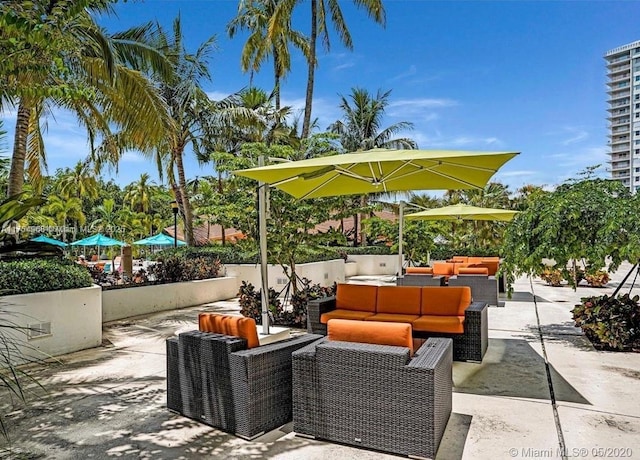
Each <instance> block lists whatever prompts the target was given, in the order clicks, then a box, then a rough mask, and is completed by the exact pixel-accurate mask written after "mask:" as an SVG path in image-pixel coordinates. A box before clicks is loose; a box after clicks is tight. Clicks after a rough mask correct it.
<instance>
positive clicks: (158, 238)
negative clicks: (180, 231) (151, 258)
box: [132, 233, 187, 246]
mask: <svg viewBox="0 0 640 460" xmlns="http://www.w3.org/2000/svg"><path fill="white" fill-rule="evenodd" d="M177 241H178V246H186V245H187V243H185V242H184V241H180V240H177ZM132 244H139V245H146V246H173V245H174V244H175V240H174V239H173V238H172V237H170V236H169V235H165V234H164V233H158V234H157V235H153V236H150V237H148V238H143V239H141V240H138V241H134V242H133V243H132Z"/></svg>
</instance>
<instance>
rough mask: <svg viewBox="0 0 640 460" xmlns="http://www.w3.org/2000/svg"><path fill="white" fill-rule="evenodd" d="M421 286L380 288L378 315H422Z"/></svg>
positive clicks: (377, 305)
mask: <svg viewBox="0 0 640 460" xmlns="http://www.w3.org/2000/svg"><path fill="white" fill-rule="evenodd" d="M421 292H422V291H421V289H420V287H419V286H379V287H378V302H377V304H376V313H400V314H405V315H420V297H421V294H420V293H421Z"/></svg>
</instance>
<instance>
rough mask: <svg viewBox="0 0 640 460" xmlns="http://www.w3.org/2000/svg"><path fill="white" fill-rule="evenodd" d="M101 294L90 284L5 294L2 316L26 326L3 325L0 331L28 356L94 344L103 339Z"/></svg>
mask: <svg viewBox="0 0 640 460" xmlns="http://www.w3.org/2000/svg"><path fill="white" fill-rule="evenodd" d="M101 294H102V289H101V288H100V286H91V287H87V288H81V289H65V290H62V291H49V292H35V293H33V294H19V295H10V296H5V297H3V298H2V305H1V306H0V308H1V309H2V310H4V311H5V312H6V313H5V314H3V319H4V320H5V321H7V322H12V323H14V324H16V325H17V326H20V327H23V328H25V329H24V330H23V331H22V332H17V331H15V330H11V329H8V328H6V329H4V328H3V333H4V334H6V335H10V336H11V337H13V338H15V339H16V340H17V348H18V350H19V351H20V353H21V354H22V355H24V356H25V357H31V358H39V359H43V358H46V357H48V356H57V355H62V354H65V353H71V352H74V351H78V350H84V349H85V348H92V347H97V346H98V345H100V344H101V343H102V301H101ZM27 328H29V329H30V330H27ZM14 356H15V355H14ZM16 363H17V362H16Z"/></svg>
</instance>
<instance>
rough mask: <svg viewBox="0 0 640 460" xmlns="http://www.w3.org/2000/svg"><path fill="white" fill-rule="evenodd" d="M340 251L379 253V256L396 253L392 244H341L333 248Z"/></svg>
mask: <svg viewBox="0 0 640 460" xmlns="http://www.w3.org/2000/svg"><path fill="white" fill-rule="evenodd" d="M331 249H334V250H336V251H338V252H344V253H345V254H347V255H352V256H360V255H378V256H386V255H392V254H395V253H394V252H393V251H392V250H391V247H390V246H386V245H383V244H381V245H376V246H356V247H353V246H341V247H335V248H331Z"/></svg>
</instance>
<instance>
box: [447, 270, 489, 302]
mask: <svg viewBox="0 0 640 460" xmlns="http://www.w3.org/2000/svg"><path fill="white" fill-rule="evenodd" d="M449 286H469V287H470V288H471V297H472V298H473V301H474V302H486V303H487V304H489V305H494V306H496V307H497V306H499V303H498V280H497V279H496V277H495V276H488V275H465V274H459V275H456V276H452V277H451V278H449Z"/></svg>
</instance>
